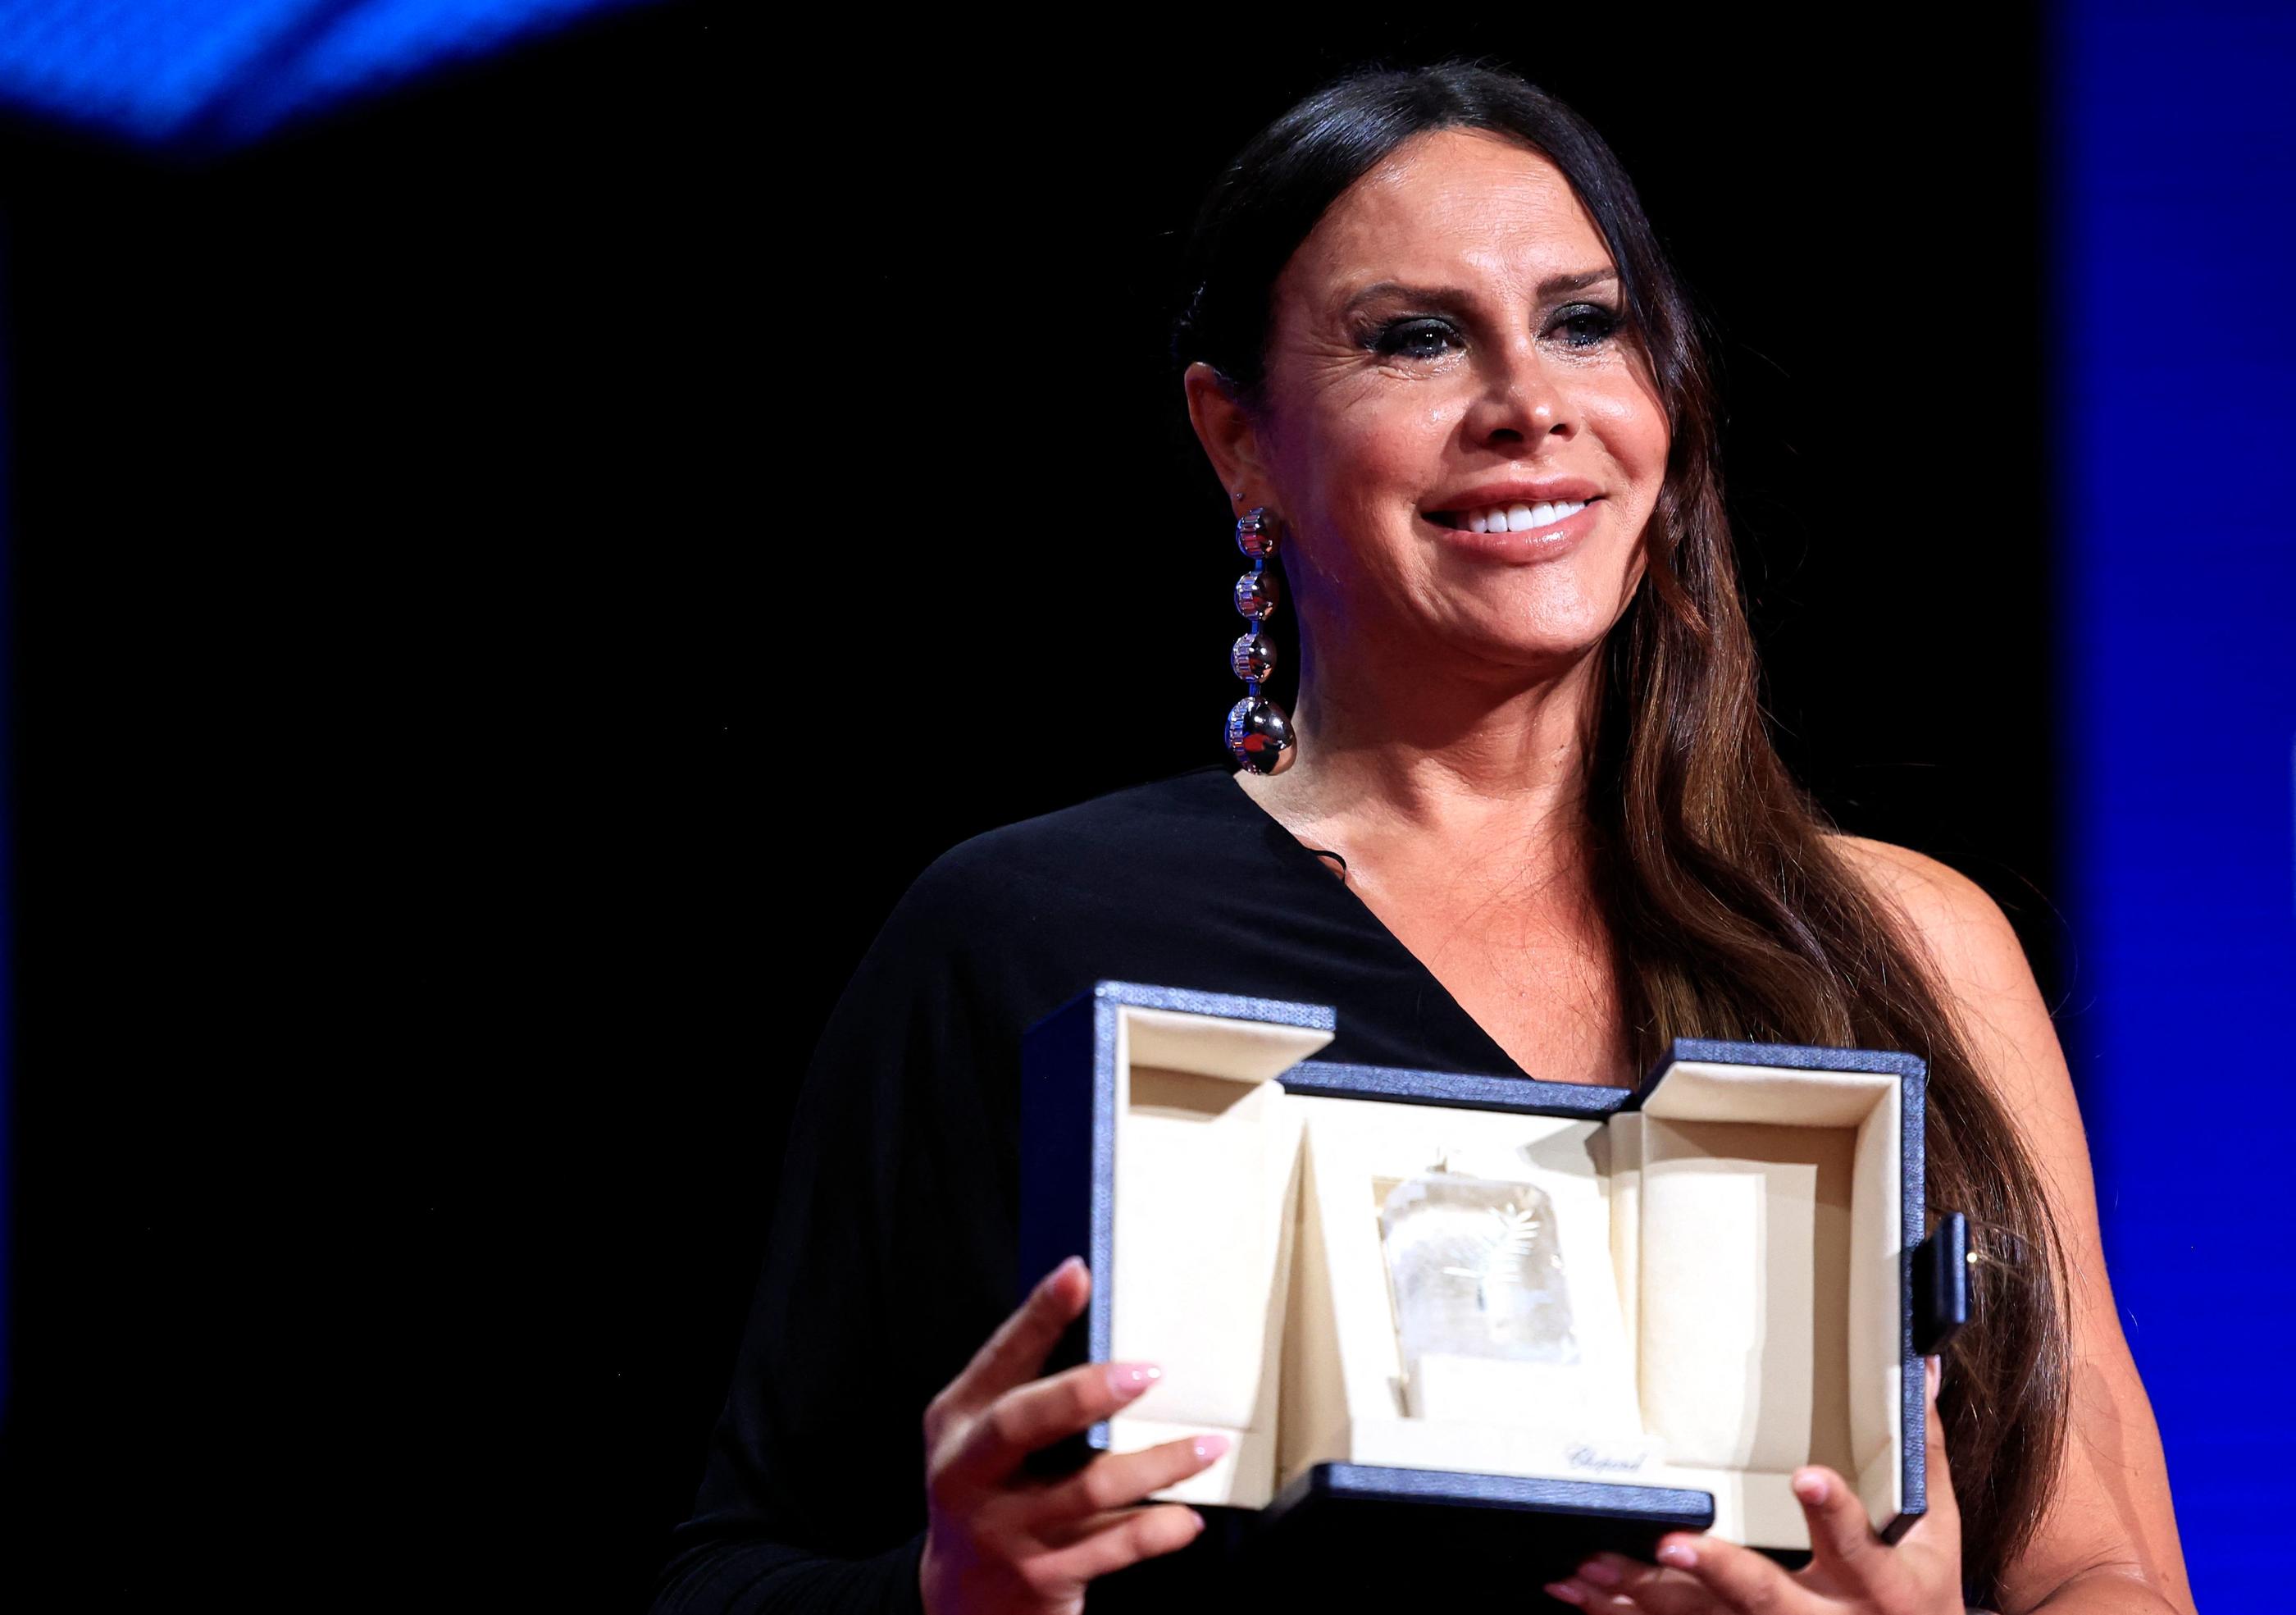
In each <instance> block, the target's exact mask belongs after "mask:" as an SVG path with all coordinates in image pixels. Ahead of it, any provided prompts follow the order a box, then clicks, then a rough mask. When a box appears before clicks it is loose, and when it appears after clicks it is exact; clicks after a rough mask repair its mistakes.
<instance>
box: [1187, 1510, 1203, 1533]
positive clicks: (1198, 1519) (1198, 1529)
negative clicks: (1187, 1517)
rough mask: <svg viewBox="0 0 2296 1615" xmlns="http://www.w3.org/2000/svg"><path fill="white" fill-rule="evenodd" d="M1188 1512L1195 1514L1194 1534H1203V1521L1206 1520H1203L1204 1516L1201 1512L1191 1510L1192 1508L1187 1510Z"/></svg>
mask: <svg viewBox="0 0 2296 1615" xmlns="http://www.w3.org/2000/svg"><path fill="white" fill-rule="evenodd" d="M1188 1512H1189V1513H1191V1514H1195V1516H1196V1535H1197V1536H1199V1537H1201V1536H1202V1535H1203V1534H1204V1525H1205V1523H1206V1522H1205V1520H1204V1517H1203V1516H1202V1515H1201V1514H1196V1511H1195V1510H1193V1509H1190V1510H1189V1511H1188Z"/></svg>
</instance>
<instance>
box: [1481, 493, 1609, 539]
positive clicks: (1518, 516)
mask: <svg viewBox="0 0 2296 1615" xmlns="http://www.w3.org/2000/svg"><path fill="white" fill-rule="evenodd" d="M1586 508H1587V501H1586V500H1583V499H1579V500H1572V499H1559V500H1554V501H1553V502H1549V501H1546V500H1541V501H1540V502H1539V503H1538V504H1536V505H1494V506H1492V507H1490V508H1489V509H1488V510H1470V511H1468V512H1467V513H1466V514H1465V515H1464V516H1463V517H1462V518H1461V519H1460V525H1462V526H1463V527H1464V528H1465V529H1466V530H1467V531H1469V532H1529V531H1532V530H1533V529H1535V528H1539V527H1551V526H1553V525H1554V523H1557V522H1559V521H1562V519H1563V518H1564V517H1565V516H1574V515H1578V514H1579V512H1580V511H1582V510H1584V509H1586Z"/></svg>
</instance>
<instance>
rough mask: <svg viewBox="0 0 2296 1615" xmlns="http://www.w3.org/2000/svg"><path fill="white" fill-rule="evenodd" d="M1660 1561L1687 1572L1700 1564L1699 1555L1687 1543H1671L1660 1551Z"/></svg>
mask: <svg viewBox="0 0 2296 1615" xmlns="http://www.w3.org/2000/svg"><path fill="white" fill-rule="evenodd" d="M1658 1561H1659V1562H1660V1563H1661V1564H1670V1565H1672V1566H1673V1567H1674V1568H1675V1569H1676V1570H1689V1569H1690V1568H1691V1567H1692V1566H1693V1565H1695V1564H1696V1563H1697V1562H1698V1553H1697V1551H1696V1550H1695V1549H1693V1547H1692V1546H1691V1545H1689V1544H1688V1543H1686V1542H1669V1543H1668V1544H1667V1545H1665V1546H1664V1547H1662V1548H1661V1549H1659V1551H1658Z"/></svg>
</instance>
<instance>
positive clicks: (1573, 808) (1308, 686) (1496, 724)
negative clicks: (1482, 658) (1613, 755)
mask: <svg viewBox="0 0 2296 1615" xmlns="http://www.w3.org/2000/svg"><path fill="white" fill-rule="evenodd" d="M1599 665H1600V663H1599V661H1598V658H1597V656H1596V655H1592V654H1590V655H1585V656H1582V657H1580V658H1579V660H1578V661H1577V662H1575V663H1570V665H1568V666H1567V667H1564V668H1562V669H1560V670H1558V671H1557V672H1554V674H1552V675H1550V676H1546V677H1538V678H1532V677H1526V676H1524V675H1523V674H1522V673H1521V672H1519V671H1515V670H1510V671H1509V672H1508V673H1507V674H1506V675H1505V676H1497V675H1495V676H1493V677H1490V678H1488V679H1480V680H1479V679H1477V678H1474V677H1472V676H1453V677H1449V678H1439V677H1436V676H1434V674H1433V672H1431V670H1429V669H1426V668H1423V667H1422V668H1415V669H1411V670H1408V671H1407V672H1404V673H1402V674H1401V675H1400V676H1398V673H1397V672H1394V671H1390V670H1382V669H1380V668H1377V667H1374V666H1373V665H1371V663H1370V659H1369V658H1360V659H1357V658H1349V659H1344V660H1342V661H1341V662H1338V663H1333V664H1329V665H1326V664H1323V663H1317V662H1316V660H1315V659H1314V658H1313V657H1312V656H1310V655H1307V654H1306V653H1305V652H1304V650H1303V654H1302V656H1301V661H1300V696H1299V699H1298V702H1297V704H1296V707H1295V710H1294V711H1293V713H1292V728H1293V732H1294V734H1295V735H1296V736H1297V737H1298V745H1299V748H1300V749H1299V754H1298V760H1297V762H1294V763H1293V765H1292V767H1291V768H1290V769H1288V770H1285V771H1284V773H1283V775H1282V776H1281V777H1280V778H1259V777H1255V776H1251V775H1245V776H1243V777H1242V778H1243V780H1244V784H1245V788H1246V789H1248V790H1250V791H1251V794H1252V795H1253V797H1254V798H1255V799H1256V800H1258V801H1259V803H1262V805H1264V806H1266V807H1267V809H1268V810H1269V811H1270V812H1273V813H1275V815H1276V817H1277V818H1279V819H1280V820H1283V822H1284V823H1285V824H1287V825H1289V826H1290V827H1291V828H1292V829H1293V830H1294V831H1295V832H1297V833H1299V834H1300V835H1301V836H1303V837H1304V838H1308V839H1311V840H1313V839H1316V838H1319V837H1320V838H1321V839H1320V841H1319V843H1318V844H1319V845H1328V846H1332V847H1335V848H1337V849H1338V850H1339V851H1341V852H1342V853H1348V855H1349V857H1350V858H1351V859H1352V858H1354V857H1355V856H1356V855H1357V854H1356V853H1354V852H1350V851H1349V846H1350V844H1351V843H1352V844H1353V845H1354V846H1355V847H1357V848H1358V849H1361V850H1363V851H1365V852H1369V851H1370V850H1371V849H1373V848H1374V847H1376V846H1379V845H1382V844H1388V845H1392V844H1394V843H1396V842H1403V841H1407V842H1408V843H1410V844H1413V845H1419V846H1423V847H1427V848H1430V849H1441V848H1444V847H1446V846H1449V847H1455V848H1456V847H1465V846H1474V845H1490V838H1489V837H1488V836H1486V835H1485V832H1486V831H1495V832H1497V833H1499V834H1501V835H1503V836H1504V838H1505V841H1506V842H1508V843H1510V844H1512V845H1513V846H1514V847H1515V848H1516V850H1517V852H1518V853H1519V854H1520V853H1534V855H1536V854H1545V855H1546V856H1545V857H1541V858H1538V861H1562V862H1575V861H1576V858H1575V854H1576V853H1577V851H1578V850H1579V847H1580V845H1582V844H1583V840H1584V834H1585V817H1584V811H1585V793H1586V770H1587V744H1588V736H1589V734H1590V732H1591V723H1590V719H1591V716H1592V713H1593V710H1594V698H1595V693H1596V682H1595V681H1596V677H1597V672H1598V670H1599Z"/></svg>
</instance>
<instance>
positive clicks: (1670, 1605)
mask: <svg viewBox="0 0 2296 1615" xmlns="http://www.w3.org/2000/svg"><path fill="white" fill-rule="evenodd" d="M1573 1579H1575V1580H1576V1581H1579V1582H1580V1583H1582V1584H1592V1585H1593V1586H1595V1587H1596V1588H1598V1589H1599V1590H1601V1591H1602V1592H1603V1594H1606V1595H1607V1596H1608V1597H1610V1598H1611V1600H1612V1602H1613V1603H1616V1604H1617V1605H1618V1606H1619V1607H1620V1609H1621V1610H1635V1611H1642V1612H1643V1615H1729V1611H1728V1607H1727V1606H1726V1605H1725V1604H1724V1603H1722V1601H1721V1600H1720V1599H1719V1598H1718V1597H1717V1596H1716V1595H1715V1594H1714V1591H1713V1589H1712V1588H1710V1587H1709V1586H1707V1585H1706V1584H1705V1583H1704V1582H1702V1581H1701V1580H1699V1579H1698V1578H1697V1577H1695V1576H1693V1575H1690V1574H1688V1573H1686V1572H1685V1571H1682V1570H1666V1569H1662V1568H1661V1567H1660V1566H1658V1565H1654V1564H1645V1563H1644V1562H1642V1561H1640V1560H1636V1559H1628V1558H1627V1557H1626V1556H1625V1555H1624V1554H1622V1553H1597V1554H1596V1555H1595V1557H1594V1558H1593V1559H1590V1560H1588V1561H1587V1562H1586V1563H1584V1564H1582V1565H1580V1566H1579V1573H1578V1575H1577V1576H1576V1577H1575V1578H1573ZM1564 1585H1565V1586H1568V1585H1569V1584H1568V1583H1565V1584H1564ZM1566 1602H1567V1601H1566ZM1587 1607H1589V1608H1594V1607H1595V1606H1592V1605H1589V1606H1587Z"/></svg>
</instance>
